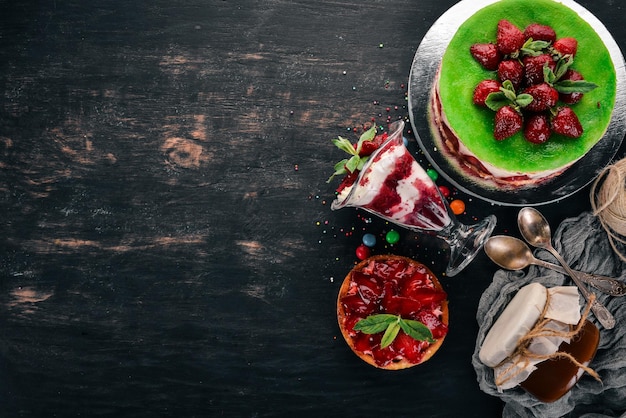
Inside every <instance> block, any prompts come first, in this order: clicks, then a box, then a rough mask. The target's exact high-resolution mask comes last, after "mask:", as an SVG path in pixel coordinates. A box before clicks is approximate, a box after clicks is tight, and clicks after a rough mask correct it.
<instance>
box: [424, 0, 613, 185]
mask: <svg viewBox="0 0 626 418" xmlns="http://www.w3.org/2000/svg"><path fill="white" fill-rule="evenodd" d="M616 85H617V81H616V70H615V65H614V63H613V60H612V58H611V54H610V53H609V51H608V50H607V47H606V46H605V44H604V43H603V41H602V39H601V37H600V36H599V35H598V34H597V33H596V31H595V30H594V29H593V28H592V27H591V26H590V25H589V23H587V21H586V20H585V19H583V18H581V16H580V15H579V14H578V13H577V12H575V11H574V10H572V9H570V8H569V7H567V6H565V5H563V4H561V3H559V2H556V1H552V0H532V1H529V0H501V1H498V2H495V3H493V4H490V5H488V6H486V7H484V8H482V9H480V10H478V11H477V12H476V13H475V14H473V15H472V16H471V17H469V18H468V19H467V20H466V21H465V22H464V23H462V24H461V26H460V27H459V29H458V30H457V32H456V34H455V35H454V36H453V37H452V39H451V41H450V43H449V44H448V47H447V49H446V51H445V53H444V55H443V58H442V61H441V65H440V67H439V69H438V71H437V74H436V77H435V80H434V83H433V87H432V91H431V94H430V103H429V106H428V117H429V123H430V128H431V132H432V134H433V137H434V140H435V144H437V146H438V148H439V150H440V151H441V152H442V153H444V154H445V156H446V158H447V159H448V160H449V161H450V162H451V165H452V167H454V168H455V170H456V171H457V172H458V173H459V174H461V175H462V176H463V177H465V178H470V179H471V180H472V181H475V182H477V183H479V184H481V185H485V186H487V187H489V188H494V189H504V190H511V189H519V188H528V187H534V186H537V185H539V184H543V183H545V182H547V181H549V180H550V179H552V178H554V177H556V176H558V175H560V174H561V173H563V172H564V171H565V170H567V169H568V168H569V167H571V166H572V164H574V163H575V162H576V161H578V160H579V159H581V158H582V157H583V156H585V154H587V153H588V152H589V151H590V150H591V149H592V148H593V147H594V146H596V145H597V144H598V142H599V141H601V140H602V139H603V136H604V135H605V132H606V131H607V128H608V126H609V123H610V121H611V115H612V112H613V108H614V106H615V100H616Z"/></svg>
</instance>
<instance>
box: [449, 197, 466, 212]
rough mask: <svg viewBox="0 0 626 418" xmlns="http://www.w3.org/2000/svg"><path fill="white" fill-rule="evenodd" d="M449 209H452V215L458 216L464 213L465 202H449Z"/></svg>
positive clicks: (457, 200) (455, 200) (456, 200)
mask: <svg viewBox="0 0 626 418" xmlns="http://www.w3.org/2000/svg"><path fill="white" fill-rule="evenodd" d="M450 209H452V213H454V214H455V215H460V214H462V213H463V212H465V202H463V201H462V200H460V199H454V200H453V201H452V202H450Z"/></svg>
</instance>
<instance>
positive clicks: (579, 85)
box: [554, 80, 598, 93]
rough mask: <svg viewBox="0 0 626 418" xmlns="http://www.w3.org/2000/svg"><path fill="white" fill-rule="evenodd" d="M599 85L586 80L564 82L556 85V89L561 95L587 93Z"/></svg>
mask: <svg viewBox="0 0 626 418" xmlns="http://www.w3.org/2000/svg"><path fill="white" fill-rule="evenodd" d="M597 87H598V85H597V84H595V83H592V82H591V81H585V80H562V81H559V82H557V83H554V88H555V89H556V91H558V92H559V93H587V92H589V91H591V90H593V89H595V88H597Z"/></svg>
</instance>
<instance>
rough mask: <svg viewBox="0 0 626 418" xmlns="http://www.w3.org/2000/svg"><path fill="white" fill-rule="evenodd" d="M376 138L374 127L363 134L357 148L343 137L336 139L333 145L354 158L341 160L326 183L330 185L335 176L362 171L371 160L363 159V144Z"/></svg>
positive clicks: (366, 157) (367, 157)
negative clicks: (361, 154)
mask: <svg viewBox="0 0 626 418" xmlns="http://www.w3.org/2000/svg"><path fill="white" fill-rule="evenodd" d="M375 137H376V126H372V127H371V128H370V129H368V130H367V131H365V132H363V134H361V136H360V137H359V141H358V142H357V143H356V147H355V146H354V145H352V143H351V142H350V141H349V140H348V139H346V138H344V137H342V136H339V137H337V138H336V139H333V140H332V143H333V144H335V146H336V147H337V148H339V149H340V150H342V151H345V152H347V153H348V154H350V155H352V157H350V158H348V159H345V160H341V161H339V162H338V163H337V164H335V172H334V173H333V174H332V176H330V177H329V178H328V180H326V183H330V182H331V180H332V179H333V178H334V177H335V176H341V175H344V174H347V173H348V172H350V173H354V171H355V170H361V169H362V168H363V166H364V165H365V163H366V162H367V160H368V159H369V155H368V156H365V157H361V156H360V155H359V154H360V153H361V148H363V143H364V142H365V141H371V140H373V139H374V138H375Z"/></svg>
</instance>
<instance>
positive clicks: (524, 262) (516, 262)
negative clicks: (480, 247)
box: [485, 235, 626, 296]
mask: <svg viewBox="0 0 626 418" xmlns="http://www.w3.org/2000/svg"><path fill="white" fill-rule="evenodd" d="M485 253H487V256H488V257H489V258H490V259H491V261H493V262H494V263H496V264H497V265H499V266H500V267H502V268H505V269H508V270H522V269H524V268H526V267H528V266H529V265H531V264H534V265H536V266H541V267H545V268H548V269H550V270H554V271H558V272H559V273H562V274H567V271H566V270H565V269H564V268H563V267H561V266H559V265H557V264H552V263H548V262H547V261H543V260H540V259H538V258H535V256H534V255H533V253H532V251H531V250H530V248H528V245H526V243H525V242H524V241H522V240H521V239H518V238H515V237H510V236H508V235H498V236H493V237H490V238H489V239H488V240H487V242H486V243H485ZM576 273H578V277H579V278H580V279H581V280H582V281H583V282H585V283H588V284H590V285H591V286H593V287H595V288H596V289H598V290H599V291H601V292H604V293H607V294H609V295H612V296H624V295H626V284H624V283H622V282H620V281H619V280H615V279H613V278H611V277H606V276H600V275H597V274H590V273H585V272H582V271H576Z"/></svg>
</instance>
